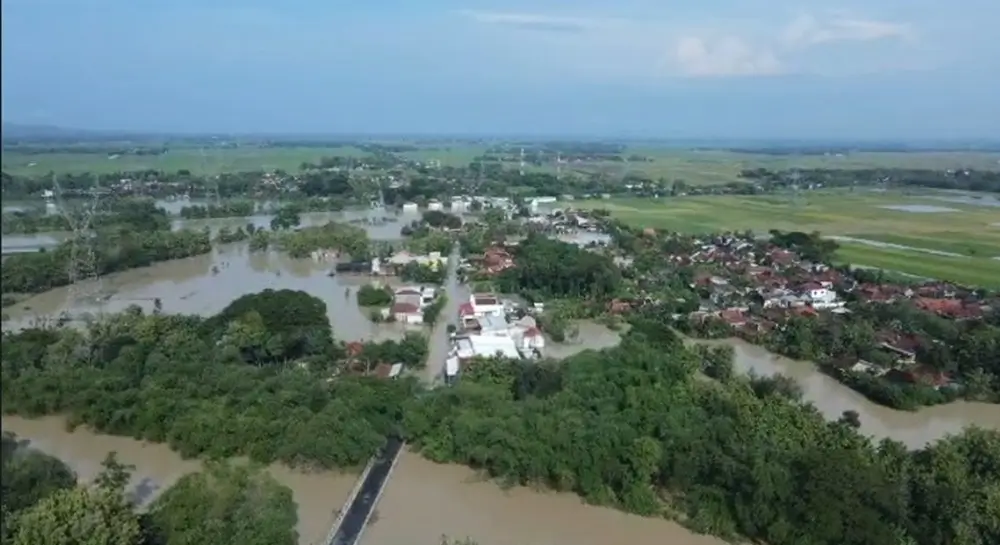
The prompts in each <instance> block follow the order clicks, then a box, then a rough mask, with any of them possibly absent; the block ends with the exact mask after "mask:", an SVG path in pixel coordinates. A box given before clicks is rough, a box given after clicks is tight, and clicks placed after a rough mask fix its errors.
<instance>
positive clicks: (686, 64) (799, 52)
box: [459, 11, 915, 78]
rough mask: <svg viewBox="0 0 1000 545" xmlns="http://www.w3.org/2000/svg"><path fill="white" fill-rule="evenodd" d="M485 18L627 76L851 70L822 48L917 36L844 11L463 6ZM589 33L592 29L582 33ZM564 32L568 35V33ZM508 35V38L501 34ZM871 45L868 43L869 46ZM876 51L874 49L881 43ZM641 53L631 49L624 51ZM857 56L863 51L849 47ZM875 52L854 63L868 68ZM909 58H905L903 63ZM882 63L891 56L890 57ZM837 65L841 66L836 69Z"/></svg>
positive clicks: (569, 60)
mask: <svg viewBox="0 0 1000 545" xmlns="http://www.w3.org/2000/svg"><path fill="white" fill-rule="evenodd" d="M459 13H461V14H462V15H463V16H464V17H466V18H468V19H471V20H472V21H474V22H476V23H480V24H489V25H494V26H497V27H510V28H518V29H530V30H533V31H536V32H537V33H538V34H539V35H542V34H543V33H545V34H546V35H548V36H552V37H553V38H551V39H547V41H546V42H544V43H542V42H538V43H534V42H532V41H530V40H529V39H526V38H525V36H524V35H521V36H519V37H518V38H516V40H517V43H519V44H520V45H521V46H522V47H524V48H528V49H531V50H532V54H533V55H536V56H538V57H540V59H541V62H555V63H556V64H557V65H559V66H562V67H566V66H568V65H570V64H573V65H579V66H580V69H581V70H587V71H591V72H594V73H595V74H596V73H603V74H605V75H607V76H609V77H610V76H612V74H614V75H615V77H617V76H621V75H622V70H623V69H626V70H632V71H633V72H634V75H635V76H641V77H655V78H659V77H669V76H677V75H681V76H686V77H726V76H761V75H774V74H779V73H813V74H823V73H832V72H837V73H841V72H843V66H840V67H839V68H838V67H836V66H824V65H823V64H822V60H823V57H824V55H825V54H826V53H821V52H820V51H819V49H820V48H824V49H829V48H834V47H836V46H837V45H839V44H846V43H855V44H859V43H865V44H868V43H870V44H871V45H870V47H872V48H875V47H881V46H876V45H875V43H874V42H878V41H899V40H906V39H910V38H912V37H913V36H914V35H915V32H914V29H913V28H912V27H911V26H910V25H909V24H906V23H898V22H889V21H878V20H870V19H865V18H862V17H849V16H844V15H842V14H837V13H833V14H825V15H823V16H820V17H817V16H811V15H803V16H800V17H798V18H795V19H793V20H792V21H790V22H788V23H787V24H782V22H779V21H773V20H772V21H765V20H756V21H755V20H739V21H728V22H727V21H724V20H720V19H718V18H716V17H713V18H712V24H709V25H707V26H706V25H699V26H698V27H695V26H694V23H695V21H688V22H685V21H683V20H681V18H678V19H677V20H666V19H656V18H650V19H639V18H632V19H624V18H615V17H575V16H564V15H549V14H540V13H526V12H517V13H512V12H493V11H461V12H459ZM581 34H585V36H582V35H581ZM560 36H561V37H560ZM501 39H502V38H501ZM866 47H867V46H866ZM873 50H874V49H873ZM625 52H628V53H634V54H638V55H639V58H636V57H634V56H628V57H625V56H623V53H625ZM844 54H846V55H857V52H845V53H844ZM869 60H872V62H874V60H873V59H869V58H868V57H865V58H860V59H858V61H857V62H856V63H855V62H850V63H848V66H850V67H851V69H852V70H855V71H858V72H863V71H864V70H865V68H864V66H865V63H866V62H868V61H869ZM904 60H905V59H900V62H902V61H904ZM878 62H879V63H881V64H885V63H887V62H888V63H890V64H891V59H890V60H886V58H885V57H882V58H880V59H879V60H878ZM834 69H836V70H834Z"/></svg>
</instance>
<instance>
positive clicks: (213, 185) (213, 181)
mask: <svg viewBox="0 0 1000 545" xmlns="http://www.w3.org/2000/svg"><path fill="white" fill-rule="evenodd" d="M200 151H201V171H202V173H203V174H204V176H205V193H206V197H208V198H209V201H210V202H211V199H214V200H215V203H214V204H215V205H216V206H218V205H220V204H222V198H221V197H220V196H219V174H212V172H211V171H210V170H209V169H208V166H209V165H208V156H207V155H206V154H205V146H202V147H201V148H200ZM218 153H219V150H218V146H216V148H215V149H213V150H212V159H213V161H212V166H217V163H218Z"/></svg>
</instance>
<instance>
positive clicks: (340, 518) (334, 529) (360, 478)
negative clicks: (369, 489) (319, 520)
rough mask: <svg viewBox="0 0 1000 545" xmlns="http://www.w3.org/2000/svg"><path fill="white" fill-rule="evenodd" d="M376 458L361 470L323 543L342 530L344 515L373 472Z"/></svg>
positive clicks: (324, 544) (325, 544)
mask: <svg viewBox="0 0 1000 545" xmlns="http://www.w3.org/2000/svg"><path fill="white" fill-rule="evenodd" d="M376 459H378V456H377V455H376V456H372V457H371V458H369V459H368V464H367V465H366V466H365V468H364V469H362V470H361V475H359V476H358V480H357V482H355V483H354V488H353V489H351V493H350V494H349V495H348V496H347V501H345V502H344V506H343V507H341V508H340V512H339V513H337V518H336V519H334V521H333V524H332V525H331V526H330V532H329V533H328V534H327V535H326V539H325V540H324V541H323V545H327V544H329V543H332V542H333V538H334V536H336V535H337V530H340V525H341V523H343V522H344V517H346V516H347V512H348V511H349V510H350V508H351V504H353V503H354V500H355V499H356V498H357V497H358V492H360V491H361V485H363V484H365V479H367V478H368V474H369V473H371V470H372V466H373V465H375V460H376Z"/></svg>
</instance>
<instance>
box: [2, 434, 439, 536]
mask: <svg viewBox="0 0 1000 545" xmlns="http://www.w3.org/2000/svg"><path fill="white" fill-rule="evenodd" d="M3 429H4V431H10V432H13V433H16V434H17V435H18V436H19V437H20V438H22V439H28V440H29V441H31V446H32V447H34V448H37V449H39V450H41V451H43V452H46V453H48V454H50V455H52V456H55V457H57V458H59V459H60V460H62V461H63V462H65V463H66V464H67V465H69V466H70V467H71V468H73V470H74V471H76V473H77V475H78V476H79V477H80V478H81V479H82V480H83V481H85V482H86V481H89V480H91V479H93V478H94V477H95V476H97V474H98V473H99V472H100V470H101V461H102V460H104V457H105V456H106V455H107V454H108V452H111V451H115V452H117V453H118V459H119V461H121V462H122V463H124V464H131V465H133V466H135V471H134V473H133V475H132V482H131V483H130V486H129V492H130V493H131V494H132V495H133V496H134V497H136V498H137V499H138V500H140V501H141V503H143V504H148V503H149V502H151V501H152V500H153V499H155V498H156V497H157V496H158V495H159V494H160V493H162V492H163V491H164V490H166V489H167V488H169V487H170V486H172V485H173V484H174V483H176V482H177V480H178V479H180V478H181V477H183V476H184V475H186V474H188V473H191V472H193V471H198V470H199V469H200V467H201V464H200V463H199V462H198V461H195V460H184V459H182V458H181V457H180V456H179V455H178V454H177V453H175V452H174V451H172V450H170V448H169V447H167V446H166V445H162V444H152V443H144V442H142V441H136V440H134V439H131V438H128V437H115V436H108V435H99V434H95V433H93V432H90V431H88V430H85V429H82V428H81V429H77V430H76V431H74V432H72V433H70V432H67V431H66V427H65V421H64V420H63V419H62V418H58V417H48V418H40V419H33V420H27V419H24V418H18V417H16V416H4V417H3ZM268 471H269V472H270V473H271V475H273V476H274V478H275V479H277V480H278V482H280V483H281V484H283V485H285V486H287V487H289V488H291V489H292V493H293V494H294V497H295V502H296V503H297V504H298V509H299V524H298V531H299V537H300V539H299V543H300V544H301V545H319V544H320V543H321V541H322V540H323V538H324V537H326V534H327V532H328V531H329V530H330V525H331V524H332V523H333V520H334V518H335V516H336V511H337V510H339V509H340V508H341V507H342V506H343V503H344V501H345V500H346V499H347V496H348V495H349V494H350V492H351V489H352V488H353V487H354V483H355V482H356V480H357V475H354V474H351V473H335V472H330V471H327V472H312V473H302V472H299V471H295V470H292V469H289V468H288V467H285V466H281V465H273V466H271V467H269V468H268ZM430 545H436V544H430Z"/></svg>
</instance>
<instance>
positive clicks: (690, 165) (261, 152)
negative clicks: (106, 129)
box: [3, 142, 1000, 185]
mask: <svg viewBox="0 0 1000 545" xmlns="http://www.w3.org/2000/svg"><path fill="white" fill-rule="evenodd" d="M385 143H387V144H391V143H392V142H385ZM398 143H399V144H407V145H414V146H420V147H421V149H419V150H415V151H408V152H402V153H401V154H400V155H402V156H403V157H406V158H408V159H412V160H417V161H428V160H437V161H440V162H441V165H442V166H452V167H461V166H466V165H468V164H469V163H470V162H472V161H473V159H474V158H475V157H477V156H479V155H481V154H482V153H483V152H484V151H485V150H486V149H487V147H488V146H487V145H486V144H470V143H465V142H434V143H420V142H398ZM626 153H627V154H638V155H642V156H644V157H647V158H649V159H650V160H649V161H646V162H632V163H626V164H623V163H618V162H579V163H569V164H565V165H563V172H567V173H569V172H574V171H575V172H580V173H593V172H604V173H605V174H607V175H608V176H609V177H610V178H612V179H613V178H615V177H620V178H624V177H625V176H626V175H628V174H644V175H646V176H649V177H652V178H665V179H667V180H670V181H673V180H683V181H685V182H686V183H689V184H692V185H705V184H720V183H726V182H732V181H736V180H738V179H739V178H738V174H739V172H740V171H741V170H743V169H750V168H768V169H773V170H781V169H788V168H846V169H863V168H892V167H900V168H918V169H919V168H928V169H946V168H976V169H997V168H1000V153H986V152H968V153H965V152H913V153H889V152H859V153H851V154H847V155H844V156H837V155H764V154H751V153H734V152H729V151H718V150H716V151H712V150H706V151H694V150H684V149H670V148H653V147H635V148H629V149H627V150H626ZM363 154H364V152H363V151H362V150H360V149H358V148H355V147H351V146H334V145H331V146H330V147H303V148H258V147H252V146H249V147H243V148H231V149H221V150H209V151H206V153H205V155H204V156H203V155H202V153H201V150H200V149H198V148H196V147H178V148H176V149H171V150H170V151H168V152H167V153H165V154H163V155H159V156H135V155H123V156H119V157H108V156H107V155H105V154H100V153H97V154H90V153H48V154H25V153H19V152H16V151H7V152H4V154H3V170H4V171H5V172H9V173H11V174H26V173H36V172H40V173H46V172H49V171H55V172H60V173H61V172H86V171H90V172H118V171H123V170H142V169H158V170H166V171H175V170H179V169H188V170H191V171H192V172H196V173H201V172H205V173H210V174H215V173H220V172H234V171H246V170H258V169H265V170H271V169H283V170H297V169H298V168H299V165H300V164H302V163H303V162H316V161H318V160H319V159H320V158H321V157H329V156H336V155H339V156H357V155H363ZM508 166H509V167H510V168H516V164H513V163H510V164H508ZM529 170H532V171H536V172H555V170H556V167H555V165H545V166H542V167H532V166H529Z"/></svg>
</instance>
